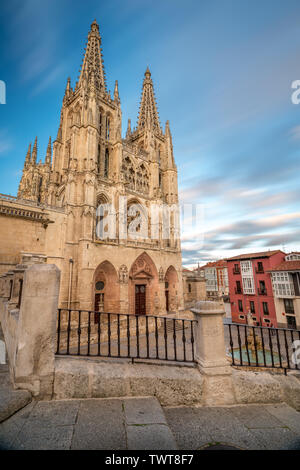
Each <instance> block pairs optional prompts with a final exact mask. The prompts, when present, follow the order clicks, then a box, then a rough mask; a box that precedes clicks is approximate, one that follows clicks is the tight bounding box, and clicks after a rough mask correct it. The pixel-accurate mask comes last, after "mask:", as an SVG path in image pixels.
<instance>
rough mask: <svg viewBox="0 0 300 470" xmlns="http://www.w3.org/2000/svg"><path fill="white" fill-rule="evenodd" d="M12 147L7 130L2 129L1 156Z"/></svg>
mask: <svg viewBox="0 0 300 470" xmlns="http://www.w3.org/2000/svg"><path fill="white" fill-rule="evenodd" d="M11 149H12V141H11V139H10V137H9V135H8V131H7V130H0V156H1V155H2V154H4V153H5V152H8V151H9V150H11Z"/></svg>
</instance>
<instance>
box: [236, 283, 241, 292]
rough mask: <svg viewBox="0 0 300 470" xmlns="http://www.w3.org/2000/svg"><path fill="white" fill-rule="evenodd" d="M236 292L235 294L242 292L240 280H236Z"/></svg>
mask: <svg viewBox="0 0 300 470" xmlns="http://www.w3.org/2000/svg"><path fill="white" fill-rule="evenodd" d="M236 293H237V294H241V293H242V286H241V281H236Z"/></svg>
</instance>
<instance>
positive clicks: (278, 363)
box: [224, 323, 300, 372]
mask: <svg viewBox="0 0 300 470" xmlns="http://www.w3.org/2000/svg"><path fill="white" fill-rule="evenodd" d="M224 328H225V340H226V343H227V354H228V356H230V357H231V360H232V365H233V366H246V367H255V368H271V369H283V370H284V371H285V372H286V371H287V370H289V369H291V370H300V361H299V359H298V361H297V354H296V353H295V350H296V349H297V347H298V348H299V346H298V345H299V343H298V345H297V343H295V341H299V340H300V331H299V330H291V329H286V328H273V327H272V328H268V327H264V326H250V325H239V324H237V323H231V324H226V325H224ZM298 356H299V357H300V354H299V353H298Z"/></svg>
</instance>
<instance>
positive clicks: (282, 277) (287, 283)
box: [272, 272, 295, 297]
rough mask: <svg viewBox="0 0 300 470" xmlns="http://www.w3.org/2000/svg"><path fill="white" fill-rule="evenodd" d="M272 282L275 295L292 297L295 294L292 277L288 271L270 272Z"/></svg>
mask: <svg viewBox="0 0 300 470" xmlns="http://www.w3.org/2000/svg"><path fill="white" fill-rule="evenodd" d="M272 284H273V289H274V292H275V295H276V297H293V296H294V295H295V289H294V284H293V279H292V276H291V275H290V274H289V273H286V272H276V273H272Z"/></svg>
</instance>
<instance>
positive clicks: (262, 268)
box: [257, 261, 264, 273]
mask: <svg viewBox="0 0 300 470" xmlns="http://www.w3.org/2000/svg"><path fill="white" fill-rule="evenodd" d="M257 272H258V273H263V272H264V265H263V263H262V262H261V261H258V263H257Z"/></svg>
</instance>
